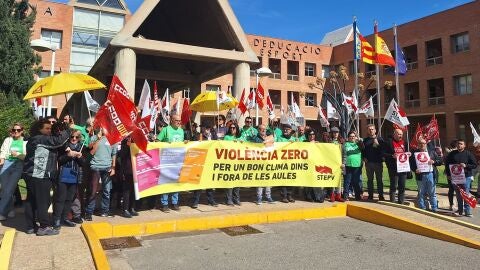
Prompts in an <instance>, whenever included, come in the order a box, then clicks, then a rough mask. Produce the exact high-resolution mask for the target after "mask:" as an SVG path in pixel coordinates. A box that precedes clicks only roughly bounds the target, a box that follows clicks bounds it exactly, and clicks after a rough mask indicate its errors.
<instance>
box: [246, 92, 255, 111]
mask: <svg viewBox="0 0 480 270" xmlns="http://www.w3.org/2000/svg"><path fill="white" fill-rule="evenodd" d="M255 104H256V103H255V93H254V91H253V90H252V89H250V94H248V98H247V109H248V110H251V109H255Z"/></svg>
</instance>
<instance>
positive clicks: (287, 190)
mask: <svg viewBox="0 0 480 270" xmlns="http://www.w3.org/2000/svg"><path fill="white" fill-rule="evenodd" d="M292 134H293V133H292V126H291V125H289V124H284V125H283V132H282V136H279V137H276V138H275V141H276V142H296V141H297V138H295V136H292ZM280 194H281V195H282V200H280V201H281V202H283V203H289V202H291V203H293V202H295V199H293V197H292V187H281V193H280Z"/></svg>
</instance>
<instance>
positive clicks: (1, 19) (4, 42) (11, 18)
mask: <svg viewBox="0 0 480 270" xmlns="http://www.w3.org/2000/svg"><path fill="white" fill-rule="evenodd" d="M35 17H36V9H35V8H34V7H33V6H32V5H30V4H29V3H28V0H20V1H15V0H0V40H1V42H0V63H1V65H0V91H2V92H5V93H7V96H10V94H11V93H13V95H14V96H16V97H17V98H22V97H23V96H24V95H25V93H26V92H27V91H28V89H29V88H30V87H31V86H32V85H33V83H34V80H33V74H34V72H35V71H36V70H34V69H33V67H34V66H38V64H39V63H40V60H41V59H40V56H39V55H38V54H36V53H35V52H34V51H33V50H32V48H31V47H30V36H31V34H32V30H31V29H32V27H33V24H34V22H35Z"/></svg>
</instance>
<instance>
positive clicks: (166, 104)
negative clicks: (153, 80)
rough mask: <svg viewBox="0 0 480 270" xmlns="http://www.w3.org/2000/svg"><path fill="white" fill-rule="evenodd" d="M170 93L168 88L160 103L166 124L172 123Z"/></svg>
mask: <svg viewBox="0 0 480 270" xmlns="http://www.w3.org/2000/svg"><path fill="white" fill-rule="evenodd" d="M168 93H169V91H168V88H167V90H166V91H165V93H164V94H163V97H162V100H161V101H160V113H161V114H162V118H163V121H165V123H170V95H169V94H168Z"/></svg>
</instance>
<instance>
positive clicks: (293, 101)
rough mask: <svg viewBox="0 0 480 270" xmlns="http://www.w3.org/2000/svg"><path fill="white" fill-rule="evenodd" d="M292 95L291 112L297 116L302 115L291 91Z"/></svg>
mask: <svg viewBox="0 0 480 270" xmlns="http://www.w3.org/2000/svg"><path fill="white" fill-rule="evenodd" d="M291 95H292V96H291V97H292V112H293V114H294V115H295V118H297V117H303V115H302V113H301V112H300V107H298V104H297V102H295V98H294V97H293V92H291Z"/></svg>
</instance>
